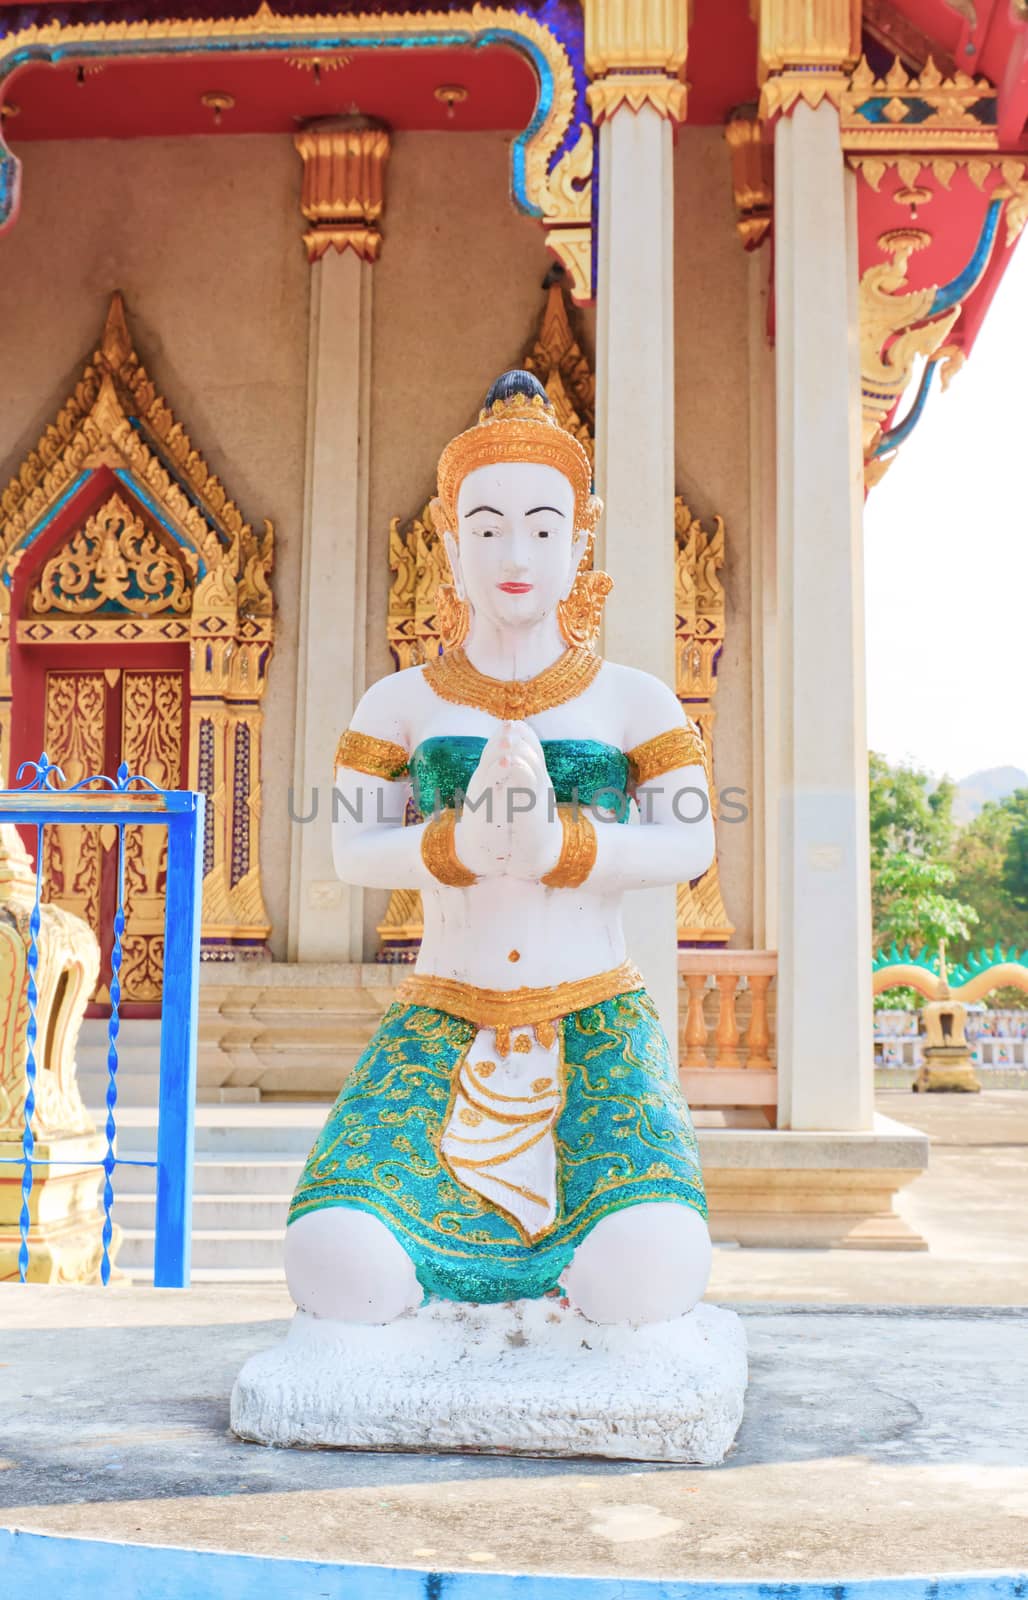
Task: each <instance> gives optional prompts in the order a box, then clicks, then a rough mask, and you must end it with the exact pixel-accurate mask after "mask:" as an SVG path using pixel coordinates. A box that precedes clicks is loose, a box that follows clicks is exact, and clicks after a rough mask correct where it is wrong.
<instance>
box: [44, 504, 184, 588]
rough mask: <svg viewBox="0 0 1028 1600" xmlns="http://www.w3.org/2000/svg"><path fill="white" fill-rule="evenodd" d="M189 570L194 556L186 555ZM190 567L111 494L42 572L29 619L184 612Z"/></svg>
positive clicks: (140, 518)
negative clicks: (103, 610)
mask: <svg viewBox="0 0 1028 1600" xmlns="http://www.w3.org/2000/svg"><path fill="white" fill-rule="evenodd" d="M189 554H190V555H191V556H192V567H193V569H194V570H195V567H196V554H195V552H194V551H190V552H189ZM191 600H192V574H191V572H190V564H189V562H188V561H187V560H186V559H184V552H183V553H180V552H178V551H175V550H171V549H169V548H167V547H166V545H165V544H164V542H163V540H161V539H159V538H158V536H157V534H156V533H154V531H153V529H152V528H148V527H147V525H146V523H145V522H144V521H143V519H142V517H140V516H137V515H136V513H135V512H134V511H133V510H132V508H131V507H130V506H128V505H127V504H126V503H125V501H124V500H123V499H122V497H121V495H120V494H112V495H111V496H110V498H109V499H108V500H106V501H105V503H104V504H103V506H102V507H101V508H100V510H99V511H97V512H95V513H94V515H93V516H91V517H90V518H89V520H88V522H87V523H86V525H85V527H84V528H77V529H76V530H75V531H74V533H72V534H71V535H70V536H69V537H68V538H67V539H66V540H65V542H64V544H63V545H62V546H61V548H60V549H59V550H58V551H57V553H56V554H55V555H52V556H51V557H50V559H49V561H48V562H47V563H46V565H45V567H44V568H43V572H42V575H41V577H40V580H39V582H38V583H37V584H36V586H35V588H34V589H33V591H32V596H31V600H30V609H31V612H32V615H33V616H44V615H46V614H47V613H48V612H53V611H57V612H66V613H69V614H70V615H72V616H81V615H83V614H85V613H88V612H97V611H99V610H100V609H101V607H105V608H110V609H116V610H119V611H131V612H134V613H135V614H136V615H137V616H142V617H149V616H151V615H153V614H154V613H155V612H161V611H174V612H183V611H184V612H188V611H189V609H190V603H191Z"/></svg>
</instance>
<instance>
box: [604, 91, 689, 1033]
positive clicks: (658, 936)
mask: <svg viewBox="0 0 1028 1600" xmlns="http://www.w3.org/2000/svg"><path fill="white" fill-rule="evenodd" d="M671 161H672V129H671V123H670V121H669V119H668V117H667V116H666V115H664V114H662V112H661V111H660V110H658V109H657V108H656V107H655V106H654V105H653V104H652V103H650V102H648V101H647V102H644V103H643V104H642V105H641V106H640V107H639V109H638V110H633V109H632V107H631V105H630V104H629V103H628V101H627V100H625V101H622V103H621V104H620V105H619V106H618V107H617V108H616V109H615V110H614V111H613V112H612V113H611V114H609V115H608V116H606V117H605V118H604V120H603V122H602V123H601V125H600V237H599V263H598V285H597V341H596V342H597V352H596V354H597V360H596V476H597V487H598V492H599V493H600V494H601V495H602V496H603V498H604V500H605V502H606V511H605V513H604V518H603V523H602V525H601V529H600V534H599V539H598V541H597V542H598V550H597V558H598V559H597V565H599V566H602V567H604V568H605V569H606V571H608V572H609V573H610V574H611V576H612V577H613V579H614V584H615V587H614V591H613V593H612V595H611V597H610V600H609V601H608V603H607V608H606V619H605V627H604V640H603V650H604V654H605V655H606V656H608V657H609V658H610V660H612V661H620V662H623V663H625V664H626V665H628V666H633V667H641V668H642V669H643V670H644V671H646V672H652V673H654V674H655V675H656V676H657V677H658V678H662V679H663V680H664V682H665V683H667V684H669V685H670V686H671V687H672V688H673V687H674V682H675V662H674V637H675V613H674V605H675V598H674V597H675V582H674V542H675V535H674V497H675V493H674V389H673V379H674V370H673V359H674V357H673V349H674V321H673V317H674V306H673V285H672V267H673V256H672V241H673V195H672V182H671ZM625 911H626V916H625V924H626V931H627V935H628V948H629V954H630V955H631V956H632V958H633V959H634V960H635V961H637V962H638V964H639V967H640V968H641V970H642V973H643V976H644V978H645V980H646V984H647V987H648V989H649V990H650V993H651V994H652V995H653V998H654V1001H655V1003H656V1005H657V1007H658V1009H659V1011H660V1014H661V1019H662V1021H663V1024H664V1027H665V1030H666V1031H667V1033H668V1037H669V1039H670V1040H671V1042H672V1048H673V1049H674V1048H677V1044H676V1041H677V1030H678V972H677V942H676V916H675V890H674V888H673V887H670V888H667V889H650V890H645V891H642V892H637V893H634V894H630V895H629V896H628V897H627V899H626V902H625Z"/></svg>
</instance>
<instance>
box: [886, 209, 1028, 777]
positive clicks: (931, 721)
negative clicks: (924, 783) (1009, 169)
mask: <svg viewBox="0 0 1028 1600" xmlns="http://www.w3.org/2000/svg"><path fill="white" fill-rule="evenodd" d="M1000 248H1002V234H1001V235H1000ZM1014 248H1015V255H1014V259H1013V260H1012V261H1011V262H1010V264H1009V266H1008V268H1007V270H1006V272H1005V274H1004V276H1003V281H1002V283H1001V284H1000V287H999V290H998V291H997V294H996V297H995V299H994V300H993V303H992V306H991V309H990V311H989V314H988V316H987V317H986V319H985V323H984V326H983V327H982V330H981V332H980V334H979V336H978V339H977V342H976V343H975V346H974V349H973V350H972V352H971V355H970V357H969V359H968V361H967V364H966V365H965V367H964V368H963V371H961V372H958V373H957V375H956V377H955V378H954V379H953V381H952V383H951V384H950V387H949V389H948V390H947V391H946V393H945V394H943V392H942V389H941V386H940V384H939V380H938V374H936V378H935V382H934V384H933V387H932V393H931V395H930V396H929V400H928V405H927V406H926V408H925V413H924V415H923V417H922V418H921V421H920V423H919V424H918V426H917V428H916V429H915V430H914V432H913V434H912V435H911V437H910V438H909V439H908V440H907V442H906V444H904V445H903V446H902V448H901V449H900V452H899V455H898V457H897V458H896V460H895V461H894V462H893V465H892V466H891V467H890V468H889V471H888V472H887V473H886V475H885V477H884V479H883V480H882V482H881V483H880V484H879V485H878V486H877V488H875V489H872V491H871V493H870V496H869V497H868V501H867V506H866V508H865V514H864V550H865V560H866V566H865V572H866V583H867V591H866V605H867V694H868V701H867V716H868V743H869V745H870V747H871V749H872V750H878V751H881V752H882V753H883V754H884V755H885V756H887V757H888V759H889V760H891V761H899V760H902V759H906V760H911V761H913V762H915V763H916V764H917V765H919V766H922V767H926V768H927V769H928V770H929V771H930V772H933V773H936V774H937V775H940V776H941V775H942V774H943V773H944V772H948V773H949V775H950V777H952V778H957V779H959V778H963V777H966V776H967V774H968V773H971V772H974V771H977V770H978V769H980V768H982V767H998V766H1015V767H1021V768H1023V769H1024V770H1025V771H1028V385H1026V374H1028V246H1025V245H1024V243H1023V239H1022V241H1021V243H1020V244H1019V245H1017V246H1015V247H1014ZM913 393H914V389H913V386H911V388H910V389H909V390H908V392H907V396H906V397H905V398H904V401H903V404H902V406H901V414H903V413H904V412H905V411H906V407H907V404H908V403H909V398H910V397H912V395H913Z"/></svg>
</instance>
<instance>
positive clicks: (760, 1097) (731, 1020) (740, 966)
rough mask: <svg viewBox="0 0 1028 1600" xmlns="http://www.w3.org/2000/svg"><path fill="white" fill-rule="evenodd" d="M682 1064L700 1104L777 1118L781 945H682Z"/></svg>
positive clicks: (688, 1088) (685, 1081)
mask: <svg viewBox="0 0 1028 1600" xmlns="http://www.w3.org/2000/svg"><path fill="white" fill-rule="evenodd" d="M678 971H679V982H680V985H681V988H682V994H681V996H680V999H681V1004H680V1008H679V1057H678V1059H679V1066H680V1071H681V1077H682V1088H683V1090H684V1093H685V1096H686V1099H687V1100H688V1101H689V1104H690V1106H692V1107H693V1109H694V1110H698V1111H702V1110H709V1109H713V1108H717V1109H719V1110H727V1111H739V1110H745V1111H751V1112H752V1111H754V1110H756V1111H758V1112H762V1113H763V1114H764V1116H765V1117H766V1118H767V1121H768V1124H769V1126H771V1127H774V1126H775V1123H776V1120H777V1104H778V1072H777V1068H776V1065H775V1029H774V1015H775V1005H774V999H775V996H774V981H775V978H776V975H777V971H778V956H777V953H776V952H775V951H773V950H680V951H679V953H678Z"/></svg>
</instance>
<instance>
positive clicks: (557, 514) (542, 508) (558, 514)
mask: <svg viewBox="0 0 1028 1600" xmlns="http://www.w3.org/2000/svg"><path fill="white" fill-rule="evenodd" d="M537 511H552V512H553V514H554V516H555V517H562V516H563V515H564V513H563V511H558V510H557V507H556V506H533V507H532V509H531V511H526V512H525V516H526V517H534V516H535V514H536V512H537Z"/></svg>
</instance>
